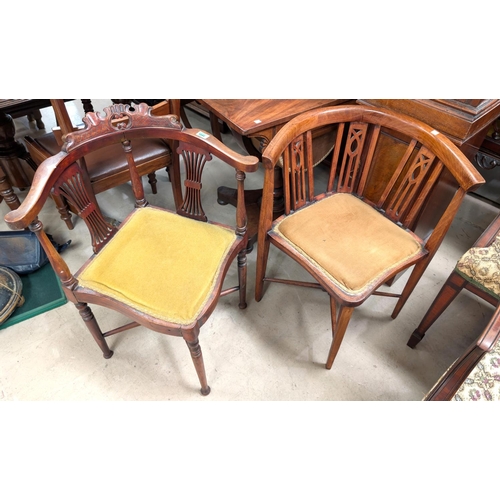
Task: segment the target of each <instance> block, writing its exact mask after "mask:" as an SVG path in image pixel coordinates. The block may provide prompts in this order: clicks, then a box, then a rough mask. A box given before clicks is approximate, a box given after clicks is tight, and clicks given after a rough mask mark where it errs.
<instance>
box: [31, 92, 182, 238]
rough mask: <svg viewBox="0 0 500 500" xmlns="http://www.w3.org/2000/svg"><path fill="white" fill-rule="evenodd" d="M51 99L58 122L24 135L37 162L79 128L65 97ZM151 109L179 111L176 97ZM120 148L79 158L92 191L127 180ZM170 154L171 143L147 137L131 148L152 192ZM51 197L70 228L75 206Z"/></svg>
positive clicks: (114, 147) (105, 149) (125, 166)
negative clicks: (37, 133)
mask: <svg viewBox="0 0 500 500" xmlns="http://www.w3.org/2000/svg"><path fill="white" fill-rule="evenodd" d="M50 101H51V103H52V107H53V109H54V113H55V115H56V120H57V123H58V125H59V126H58V127H57V128H55V129H54V130H53V131H52V132H50V133H48V134H45V135H43V136H41V137H37V138H32V137H31V136H26V137H24V140H25V143H26V147H27V149H28V151H29V153H30V155H31V158H32V159H33V161H34V162H35V163H36V164H37V165H40V164H41V163H42V162H43V161H44V160H46V159H47V158H49V157H50V156H53V155H55V154H57V153H58V152H59V151H60V149H61V146H62V144H63V137H64V136H65V135H66V134H69V133H71V132H74V131H75V130H77V129H78V127H77V126H75V125H73V123H72V121H71V118H70V117H69V114H68V111H67V109H66V105H65V103H64V99H51V100H50ZM85 101H87V102H86V109H89V101H90V99H86V100H85ZM152 112H153V114H156V115H168V114H171V113H173V114H178V112H179V107H178V101H162V102H160V103H158V104H157V105H155V106H154V107H153V111H152ZM120 148H121V146H120V145H119V144H115V145H111V146H109V147H107V148H102V149H99V150H97V151H95V152H93V153H89V154H87V155H85V157H82V158H81V159H80V163H81V164H82V166H83V167H84V168H86V169H87V170H88V173H89V178H90V182H91V184H92V189H93V190H94V193H95V194H98V193H101V192H103V191H106V190H107V189H110V188H112V187H116V186H119V185H121V184H124V183H126V182H129V181H130V174H129V170H128V165H127V162H126V160H125V158H124V157H123V155H121V154H120V153H119V149H120ZM171 154H172V153H171V145H169V144H167V143H166V142H165V141H164V140H162V139H150V138H146V139H144V140H141V141H138V142H137V144H136V147H135V148H134V155H135V161H136V164H137V171H138V173H139V175H140V176H143V175H147V176H148V180H149V184H150V185H151V190H152V192H153V193H154V194H156V192H157V188H156V183H157V180H156V174H155V172H156V171H157V170H160V169H163V168H165V169H166V170H167V171H168V168H169V166H170V165H171V163H172V157H171ZM53 198H54V201H55V203H56V205H57V208H58V210H59V213H60V215H61V219H62V220H64V221H65V222H66V225H67V226H68V228H69V229H72V228H73V223H72V217H71V213H70V211H72V212H75V210H74V207H71V206H68V205H67V204H66V203H65V202H64V201H63V200H62V199H61V198H59V197H57V196H56V195H54V196H53Z"/></svg>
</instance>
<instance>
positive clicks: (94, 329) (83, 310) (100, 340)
mask: <svg viewBox="0 0 500 500" xmlns="http://www.w3.org/2000/svg"><path fill="white" fill-rule="evenodd" d="M75 306H76V308H77V309H78V312H79V313H80V316H81V317H82V319H83V321H84V322H85V324H86V325H87V328H88V329H89V331H90V333H91V334H92V337H94V340H95V341H96V342H97V345H98V346H99V347H100V348H101V351H102V353H103V356H104V358H105V359H109V358H110V357H111V356H113V351H112V350H111V349H110V348H109V347H108V344H107V342H106V340H105V338H104V335H103V334H102V331H101V329H100V328H99V325H98V324H97V321H96V319H95V317H94V314H93V313H92V310H91V309H90V307H89V306H88V305H87V304H85V303H83V302H77V303H76V304H75Z"/></svg>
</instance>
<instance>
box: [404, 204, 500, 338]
mask: <svg viewBox="0 0 500 500" xmlns="http://www.w3.org/2000/svg"><path fill="white" fill-rule="evenodd" d="M463 289H466V290H468V291H469V292H472V293H473V294H474V295H477V296H478V297H480V298H482V299H483V300H486V302H489V303H490V304H492V305H494V306H497V305H498V304H499V302H500V214H499V215H498V216H497V217H496V218H495V219H494V220H493V222H492V223H491V224H490V225H489V226H488V227H487V228H486V230H485V231H484V233H483V234H482V235H481V236H480V237H479V238H478V240H477V241H476V242H475V243H474V245H473V247H472V248H471V249H469V250H468V251H467V252H466V253H465V254H464V255H463V256H462V257H461V258H460V259H459V261H458V262H457V265H456V266H455V268H454V269H453V271H452V272H451V274H450V275H449V277H448V279H447V280H446V282H445V284H444V285H443V287H442V288H441V290H440V291H439V293H438V294H437V296H436V298H435V299H434V301H433V302H432V304H431V306H430V307H429V309H428V311H427V312H426V313H425V315H424V317H423V318H422V321H421V322H420V324H419V325H418V327H417V328H416V330H415V331H414V332H413V333H412V335H411V337H410V339H409V340H408V346H409V347H412V348H413V347H415V346H416V345H417V344H418V343H419V342H420V341H421V340H422V339H423V338H424V336H425V333H426V332H427V330H428V329H429V328H430V327H431V326H432V324H433V323H434V322H435V321H436V320H437V319H438V318H439V316H441V314H442V313H443V312H444V311H445V309H446V308H447V307H448V306H449V305H450V304H451V303H452V302H453V300H454V299H455V298H456V297H457V296H458V294H459V293H460V292H461V291H462V290H463Z"/></svg>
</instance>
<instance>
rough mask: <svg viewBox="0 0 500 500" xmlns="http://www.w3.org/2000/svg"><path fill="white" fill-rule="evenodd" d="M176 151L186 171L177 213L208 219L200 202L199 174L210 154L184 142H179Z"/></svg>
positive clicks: (210, 157)
mask: <svg viewBox="0 0 500 500" xmlns="http://www.w3.org/2000/svg"><path fill="white" fill-rule="evenodd" d="M177 153H178V154H179V155H181V156H182V158H183V159H184V167H185V171H186V179H185V180H184V187H185V190H184V196H183V201H182V205H181V207H180V208H179V209H178V210H177V213H179V214H180V215H184V216H186V217H190V218H191V219H195V220H201V221H205V222H206V221H207V220H208V219H207V216H206V214H205V211H204V210H203V206H202V203H201V188H202V184H201V176H202V173H203V169H204V168H205V164H206V163H207V161H210V160H211V159H212V155H211V154H210V153H209V152H208V151H207V150H204V149H202V148H199V147H197V146H194V145H192V144H187V143H184V142H180V143H179V147H178V148H177Z"/></svg>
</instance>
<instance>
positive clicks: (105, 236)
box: [53, 163, 116, 253]
mask: <svg viewBox="0 0 500 500" xmlns="http://www.w3.org/2000/svg"><path fill="white" fill-rule="evenodd" d="M53 192H54V194H55V195H57V196H61V197H62V198H64V199H65V200H66V201H67V203H68V204H70V205H71V206H72V207H73V208H74V209H75V211H76V213H77V214H78V216H79V217H81V218H82V219H83V220H84V222H85V224H86V225H87V227H88V228H89V232H90V236H91V240H92V248H93V250H94V253H98V252H99V251H100V250H101V248H102V247H103V246H104V245H105V244H106V243H107V242H108V241H109V240H110V239H111V237H112V236H113V235H114V234H115V232H116V228H114V227H113V226H111V225H110V224H108V223H107V222H106V220H105V219H104V217H103V215H102V213H101V211H100V209H99V205H98V204H97V201H96V199H95V196H94V193H93V191H92V188H91V187H90V180H89V179H88V174H87V173H86V172H85V170H82V169H81V168H80V166H78V165H77V164H76V163H73V164H72V165H70V166H69V167H68V168H67V169H66V171H65V172H64V173H63V174H62V175H61V177H60V178H59V179H58V181H57V183H56V184H55V185H54V189H53Z"/></svg>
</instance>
